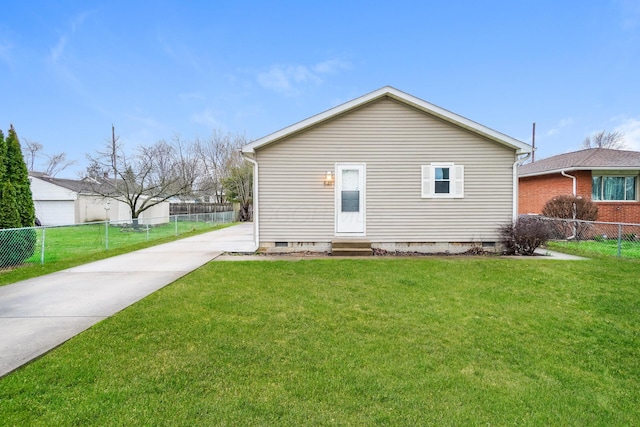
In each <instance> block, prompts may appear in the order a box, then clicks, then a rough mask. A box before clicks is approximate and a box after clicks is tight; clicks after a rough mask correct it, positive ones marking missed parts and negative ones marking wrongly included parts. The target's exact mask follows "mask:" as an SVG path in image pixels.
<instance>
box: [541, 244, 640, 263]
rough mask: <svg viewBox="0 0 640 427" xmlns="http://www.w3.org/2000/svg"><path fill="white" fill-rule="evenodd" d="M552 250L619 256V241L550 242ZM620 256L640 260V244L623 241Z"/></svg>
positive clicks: (549, 245)
mask: <svg viewBox="0 0 640 427" xmlns="http://www.w3.org/2000/svg"><path fill="white" fill-rule="evenodd" d="M547 246H548V247H549V248H550V249H557V250H560V251H563V252H567V251H569V252H573V253H577V254H580V255H585V256H613V257H617V256H618V241H617V240H615V239H608V240H579V241H572V242H567V241H557V242H555V241H554V242H549V243H548V244H547ZM620 256H621V257H623V258H635V259H640V242H637V241H633V242H630V241H622V242H621V244H620Z"/></svg>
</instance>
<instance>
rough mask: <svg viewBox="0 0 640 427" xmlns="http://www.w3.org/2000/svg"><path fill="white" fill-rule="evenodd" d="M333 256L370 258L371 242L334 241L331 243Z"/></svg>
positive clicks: (356, 240)
mask: <svg viewBox="0 0 640 427" xmlns="http://www.w3.org/2000/svg"><path fill="white" fill-rule="evenodd" d="M331 254H332V255H333V256H371V255H373V250H372V249H371V242H370V241H369V240H364V239H336V240H332V241H331Z"/></svg>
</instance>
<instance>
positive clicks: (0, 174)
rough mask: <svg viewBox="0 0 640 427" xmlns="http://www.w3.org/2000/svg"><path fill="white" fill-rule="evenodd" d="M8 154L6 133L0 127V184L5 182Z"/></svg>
mask: <svg viewBox="0 0 640 427" xmlns="http://www.w3.org/2000/svg"><path fill="white" fill-rule="evenodd" d="M6 156H7V143H6V142H5V140H4V133H2V129H0V184H1V183H3V182H4V171H5V166H4V164H5V158H6Z"/></svg>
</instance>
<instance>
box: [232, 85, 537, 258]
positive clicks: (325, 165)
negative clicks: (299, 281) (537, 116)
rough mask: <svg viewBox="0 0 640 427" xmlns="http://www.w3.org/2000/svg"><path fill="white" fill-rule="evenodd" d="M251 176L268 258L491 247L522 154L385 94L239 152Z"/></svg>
mask: <svg viewBox="0 0 640 427" xmlns="http://www.w3.org/2000/svg"><path fill="white" fill-rule="evenodd" d="M242 153H243V155H244V156H245V158H246V159H247V160H249V161H250V162H252V163H253V164H254V172H255V173H254V180H255V182H254V227H255V238H256V244H257V245H258V246H259V247H260V248H261V249H262V250H264V251H267V252H292V251H313V252H324V251H330V250H331V248H332V242H334V243H337V242H341V243H342V241H344V240H347V241H354V243H355V242H357V241H364V242H366V243H370V245H371V247H372V248H379V249H384V250H388V251H411V252H447V251H448V252H452V253H453V252H464V251H466V250H468V249H469V248H470V247H472V246H478V245H484V246H485V247H495V244H496V242H497V240H498V236H497V228H498V226H499V225H500V224H501V223H504V222H508V221H511V220H512V219H513V218H514V217H515V216H516V214H517V173H516V170H517V165H518V163H519V161H520V160H521V156H522V155H529V154H530V153H531V146H529V145H528V144H525V143H524V142H521V141H519V140H516V139H514V138H511V137H509V136H506V135H504V134H501V133H499V132H496V131H495V130H492V129H489V128H487V127H485V126H482V125H480V124H478V123H475V122H473V121H471V120H469V119H466V118H464V117H461V116H459V115H457V114H454V113H452V112H450V111H447V110H445V109H442V108H440V107H437V106H435V105H433V104H430V103H428V102H425V101H423V100H421V99H419V98H416V97H414V96H411V95H409V94H407V93H404V92H401V91H399V90H397V89H394V88H392V87H388V86H387V87H383V88H381V89H379V90H376V91H374V92H371V93H369V94H366V95H364V96H362V97H360V98H357V99H354V100H352V101H349V102H347V103H345V104H342V105H339V106H337V107H335V108H332V109H330V110H327V111H325V112H323V113H320V114H318V115H315V116H313V117H310V118H308V119H306V120H303V121H301V122H299V123H296V124H294V125H292V126H289V127H287V128H284V129H282V130H279V131H277V132H275V133H273V134H271V135H268V136H265V137H263V138H260V139H258V140H255V141H253V142H251V143H249V144H248V145H246V146H244V147H243V148H242Z"/></svg>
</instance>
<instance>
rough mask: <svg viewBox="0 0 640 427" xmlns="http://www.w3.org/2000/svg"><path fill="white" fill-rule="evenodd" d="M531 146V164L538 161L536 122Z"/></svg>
mask: <svg viewBox="0 0 640 427" xmlns="http://www.w3.org/2000/svg"><path fill="white" fill-rule="evenodd" d="M531 146H532V147H533V150H531V163H533V162H535V161H536V122H533V134H532V136H531Z"/></svg>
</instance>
